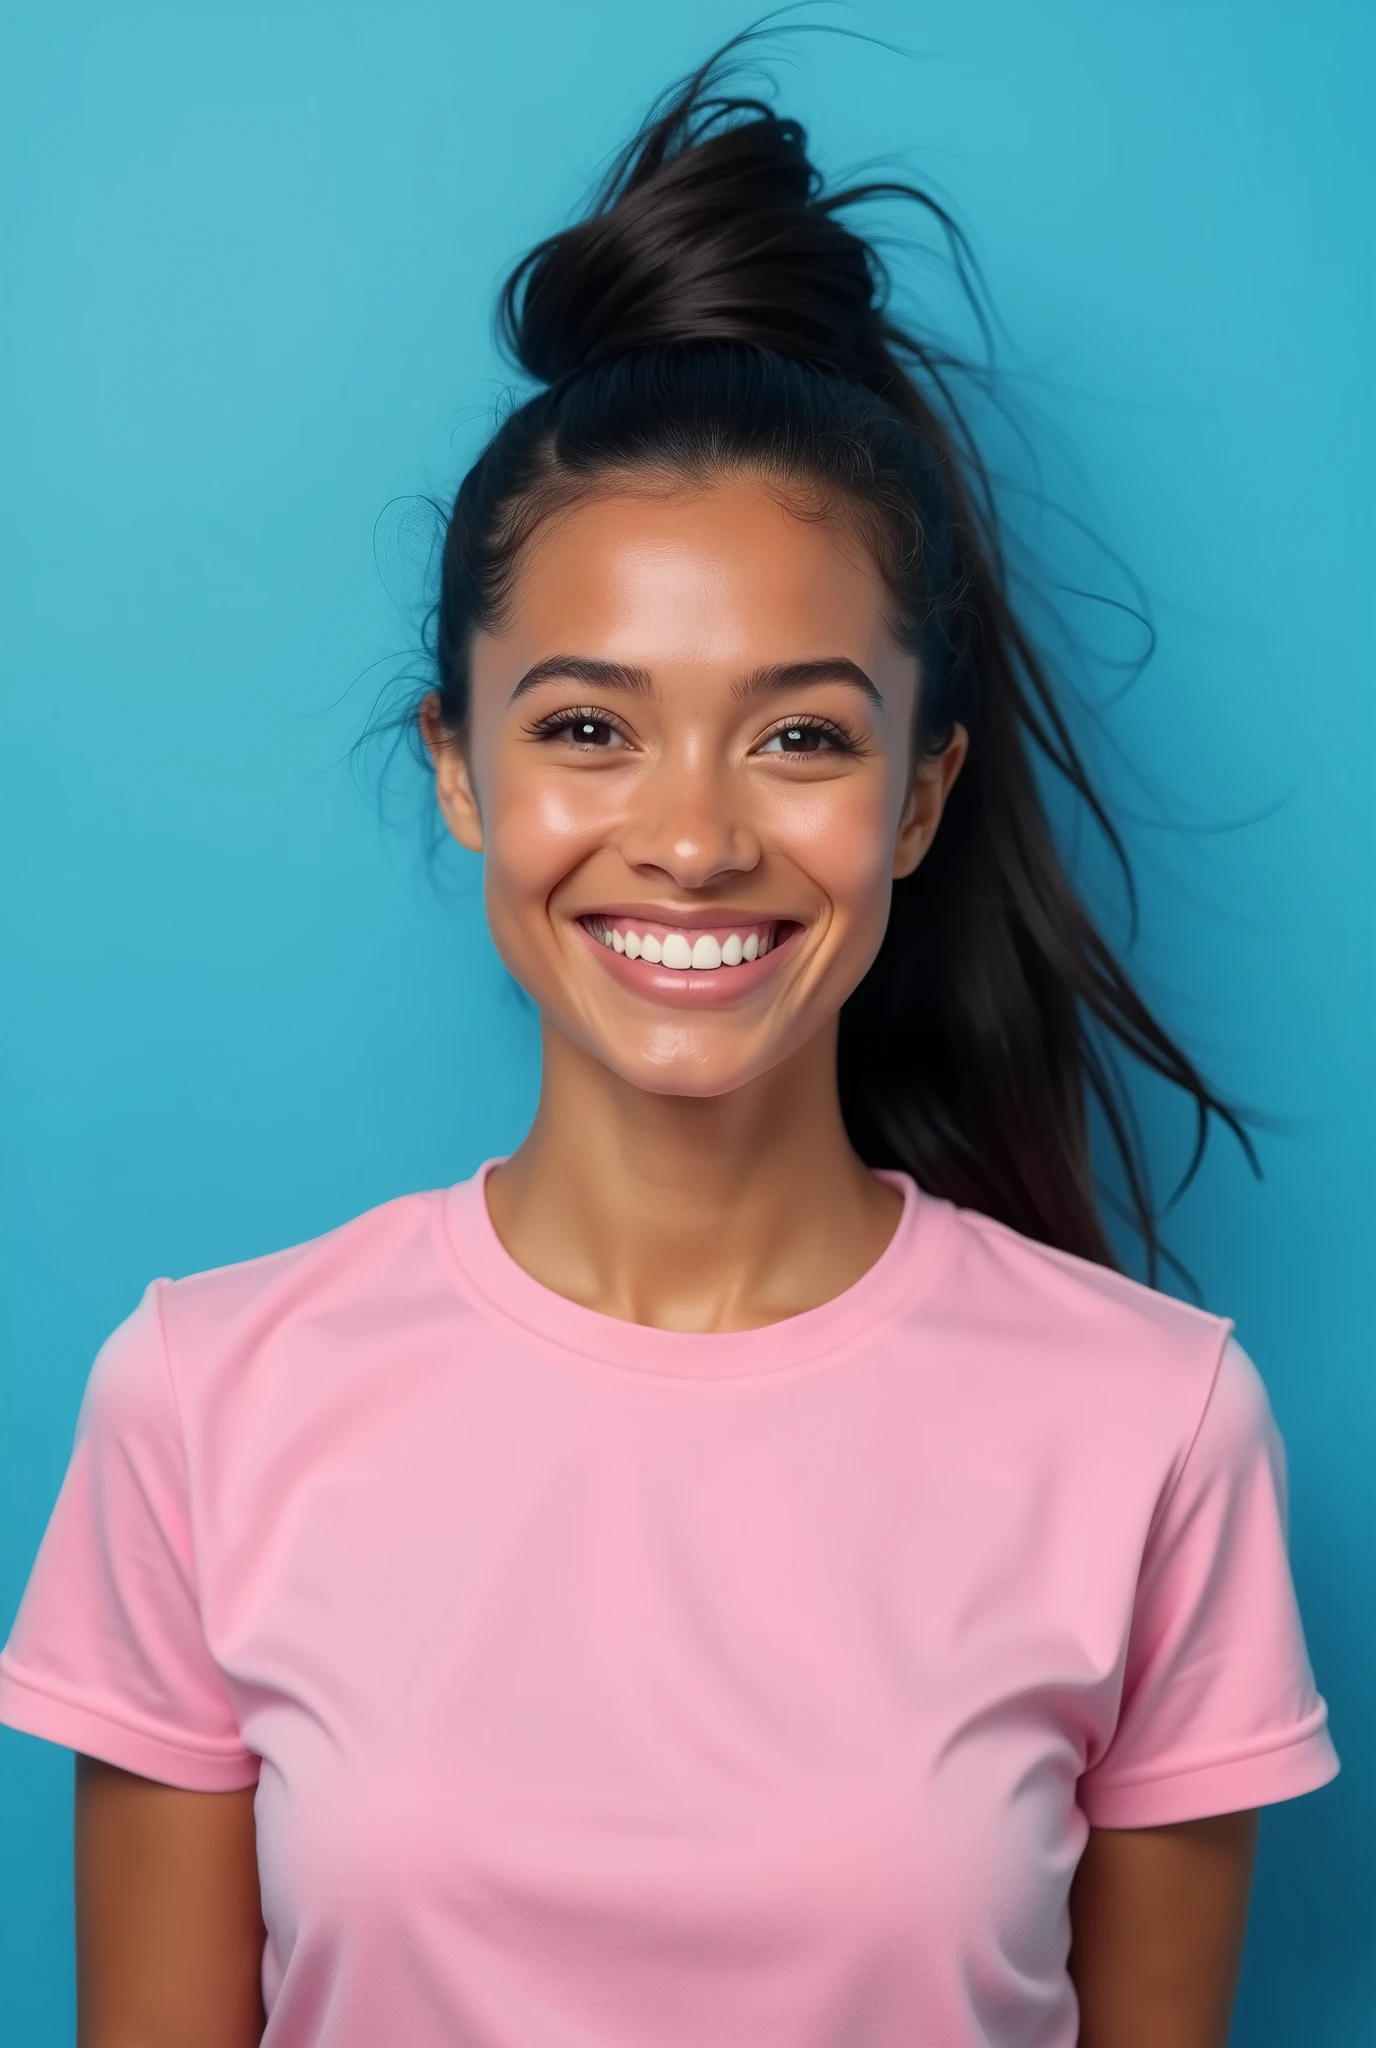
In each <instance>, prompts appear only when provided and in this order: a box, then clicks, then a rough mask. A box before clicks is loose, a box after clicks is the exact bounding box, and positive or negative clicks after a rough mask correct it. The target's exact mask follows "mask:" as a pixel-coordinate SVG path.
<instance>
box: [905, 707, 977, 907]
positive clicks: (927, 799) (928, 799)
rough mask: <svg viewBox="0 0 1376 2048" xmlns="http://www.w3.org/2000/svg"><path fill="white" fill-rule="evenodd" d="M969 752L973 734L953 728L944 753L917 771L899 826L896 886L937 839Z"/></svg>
mask: <svg viewBox="0 0 1376 2048" xmlns="http://www.w3.org/2000/svg"><path fill="white" fill-rule="evenodd" d="M969 750H970V735H969V733H968V732H967V731H966V730H965V727H964V726H963V725H957V726H953V727H952V728H951V737H950V739H949V740H948V741H947V742H946V745H945V746H944V747H943V748H942V750H941V752H940V753H939V754H924V755H923V756H922V757H921V759H920V760H919V761H918V763H917V765H916V767H915V768H914V770H913V786H912V788H911V790H910V791H909V792H908V801H907V803H906V804H905V805H904V807H903V816H902V817H901V818H900V820H899V823H898V841H897V844H896V845H895V847H894V851H893V878H894V880H895V881H896V882H898V881H901V880H902V879H903V877H904V875H910V874H911V873H912V872H913V870H914V868H916V867H917V866H918V864H919V863H920V862H921V860H922V857H923V855H924V854H925V853H926V851H927V848H928V847H929V846H930V845H931V843H932V841H933V839H935V837H936V828H937V826H938V825H939V824H940V823H941V814H942V812H943V811H944V810H945V808H946V799H947V797H948V796H949V795H950V794H951V789H952V786H953V785H954V783H955V779H956V777H957V775H959V773H960V771H961V768H962V767H963V766H964V763H965V756H966V754H967V753H968V752H969Z"/></svg>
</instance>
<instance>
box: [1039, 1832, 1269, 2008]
mask: <svg viewBox="0 0 1376 2048" xmlns="http://www.w3.org/2000/svg"><path fill="white" fill-rule="evenodd" d="M1256 1834H1257V1815H1256V1812H1255V1811H1250V1812H1246V1813H1222V1814H1215V1815H1211V1816H1210V1817H1209V1818H1208V1819H1205V1820H1188V1821H1177V1822H1175V1823H1173V1824H1172V1825H1170V1826H1167V1827H1145V1828H1091V1829H1090V1834H1089V1841H1088V1843H1087V1845H1086V1847H1085V1851H1084V1855H1083V1856H1082V1857H1081V1859H1080V1866H1079V1869H1078V1870H1077V1872H1076V1875H1075V1881H1074V1884H1073V1886H1072V1888H1071V1894H1070V1915H1071V1949H1070V1974H1071V1977H1072V1978H1073V1980H1074V1983H1075V1989H1076V1992H1077V1994H1078V1996H1079V2001H1080V2036H1079V2040H1080V2048H1166V2044H1169V2048H1226V2043H1227V2039H1228V2025H1229V2020H1230V2018H1231V2015H1232V2009H1233V1998H1234V1994H1235V1992H1236V1989H1237V1975H1238V1968H1239V1965H1240V1963H1241V1960H1242V1940H1243V1934H1244V1931H1245V1928H1246V1921H1247V1900H1248V1895H1249V1892H1250V1889H1251V1879H1252V1863H1253V1857H1254V1854H1255V1847H1256Z"/></svg>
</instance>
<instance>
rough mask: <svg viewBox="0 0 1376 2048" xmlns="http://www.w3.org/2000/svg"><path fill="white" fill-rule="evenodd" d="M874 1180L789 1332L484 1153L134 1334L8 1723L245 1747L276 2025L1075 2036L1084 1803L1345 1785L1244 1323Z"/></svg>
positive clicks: (1042, 2045) (332, 2035)
mask: <svg viewBox="0 0 1376 2048" xmlns="http://www.w3.org/2000/svg"><path fill="white" fill-rule="evenodd" d="M894 1178H895V1180H896V1181H898V1184H899V1185H901V1186H902V1188H903V1192H904V1197H905V1206H904V1211H903V1216H902V1220H901V1222H900V1225H899V1228H898V1231H897V1234H896V1235H895V1237H894V1239H893V1241H892V1242H891V1244H890V1245H889V1247H888V1249H887V1250H886V1251H885V1252H884V1254H883V1256H882V1257H881V1258H880V1259H879V1261H878V1263H877V1264H876V1265H874V1266H873V1267H872V1268H871V1269H870V1271H869V1272H868V1273H866V1274H865V1275H864V1277H863V1278H862V1279H861V1280H859V1281H858V1282H857V1283H856V1285H855V1286H854V1287H851V1288H849V1289H848V1290H847V1291H846V1292H845V1293H844V1294H842V1295H839V1296H838V1297H837V1298H836V1299H835V1300H833V1301H830V1302H827V1303H826V1304H824V1305H823V1306H822V1307H821V1308H816V1309H811V1310H809V1311H808V1312H807V1313H806V1314H804V1315H800V1316H795V1317H793V1318H792V1319H791V1320H789V1321H786V1322H782V1323H776V1324H772V1325H770V1326H769V1327H768V1328H765V1329H759V1330H749V1331H744V1332H737V1333H730V1334H724V1335H714V1336H685V1335H679V1334H675V1333H670V1332H665V1331H662V1330H654V1329H646V1328H643V1327H641V1326H639V1325H636V1324H631V1323H624V1322H619V1321H616V1320H614V1319H612V1318H610V1317H606V1316H602V1315H598V1314H595V1313H594V1312H592V1311H591V1310H588V1309H585V1308H581V1307H578V1306H576V1305H574V1304H572V1303H570V1302H568V1301H566V1300H564V1299H563V1298H562V1297H561V1296H559V1295H556V1294H553V1293H551V1292H550V1291H549V1290H548V1289H546V1288H544V1287H541V1286H540V1285H539V1284H538V1283H537V1282H536V1281H534V1280H533V1279H531V1278H530V1276H529V1275H528V1274H527V1273H525V1272H524V1271H523V1270H522V1269H521V1268H520V1267H519V1266H517V1265H516V1263H515V1262H514V1260H513V1259H512V1258H511V1257H510V1256H509V1254H508V1253H507V1252H506V1251H505V1250H504V1249H503V1247H502V1245H501V1243H500V1241H499V1240H498V1238H497V1235H496V1233H495V1231H494V1230H493V1228H492V1225H491V1222H490V1221H489V1218H488V1214H487V1207H486V1202H485V1200H484V1197H483V1193H482V1181H483V1175H481V1174H480V1175H478V1176H477V1177H476V1178H475V1179H474V1180H471V1181H467V1182H465V1183H463V1184H462V1185H460V1186H458V1187H456V1188H451V1189H449V1190H447V1191H444V1192H440V1193H436V1194H431V1195H417V1196H412V1197H407V1198H406V1199H404V1200H401V1201H396V1202H391V1203H388V1204H387V1205H386V1206H385V1207H383V1208H380V1209H376V1210H374V1211H373V1212H372V1213H371V1214H369V1215H366V1216H363V1217H360V1218H359V1219H358V1220H357V1221H356V1222H353V1223H350V1224H347V1225H345V1226H344V1228H342V1229H340V1230H336V1231H334V1232H332V1233H331V1234H330V1235H329V1236H327V1237H323V1238H321V1239H319V1240H317V1241H316V1242H315V1243H312V1244H308V1245H305V1246H302V1247H299V1248H298V1249H295V1250H292V1251H286V1252H282V1253H278V1254H276V1255H274V1256H272V1257H270V1258H263V1259H256V1260H253V1261H251V1262H249V1263H248V1264H245V1265H239V1266H230V1267H226V1268H223V1269H221V1270H219V1271H217V1272H211V1273H202V1274H198V1275H196V1276H195V1277H194V1278H191V1279H187V1280H179V1281H174V1282H167V1281H157V1282H155V1283H154V1284H153V1286H151V1287H150V1288H149V1290H148V1292H147V1293H146V1295H145V1296H144V1298H143V1301H142V1303H141V1305H140V1306H139V1308H138V1309H137V1310H136V1311H135V1313H134V1315H133V1316H131V1318H130V1319H129V1321H128V1322H126V1323H125V1324H124V1325H123V1326H122V1327H121V1328H120V1329H119V1330H118V1331H116V1333H115V1334H114V1336H113V1337H111V1339H110V1340H109V1342H108V1344H107V1345H106V1346H105V1347H104V1349H103V1350H102V1352H101V1354H100V1357H99V1359H98V1361H97V1363H96V1366H95V1369H94V1371H93V1374H92V1377H91V1382H90V1386H89V1389H88V1391H87V1395H86V1399H85V1403H84V1406H83V1408H82V1411H81V1419H80V1423H79V1426H78V1431H77V1441H76V1448H75V1451H74V1454H73V1458H72V1463H71V1466H70V1469H69V1471H68V1474H67V1478H66V1481H65V1483H64V1485H63V1488H62V1492H61V1496H60V1498H59V1500H58V1503H57V1507H56V1510H55V1512H54V1514H53V1518H52V1522H51V1524H50V1526H49V1529H48V1533H47V1536H46V1538H45V1539H44V1543H43V1547H42V1550H41V1552H40V1554H39V1558H38V1561H37V1564H36V1565H35V1567H34V1572H33V1576H32V1579H31V1581H30V1584H29V1588H28V1591H27V1593H26V1595H25V1598H24V1603H23V1606H22V1607H21V1610H20V1613H19V1617H18V1620H17V1621H16V1624H15V1627H14V1632H13V1635H12V1637H11V1639H10V1643H9V1646H8V1648H7V1649H6V1651H5V1653H4V1657H3V1665H2V1670H3V1678H2V1679H0V1713H3V1717H4V1719H5V1720H7V1721H9V1722H10V1723H11V1724H12V1725H14V1726H15V1727H19V1728H25V1729H28V1730H30V1731H32V1732H33V1733H35V1734H37V1735H42V1736H46V1737H47V1738H49V1739H50V1740H52V1741H55V1742H60V1743H66V1744H69V1745H70V1746H72V1747H73V1748H76V1749H81V1750H85V1751H88V1752H89V1753H91V1754H92V1755H95V1756H98V1757H104V1758H106V1759H108V1760H109V1761H111V1762H113V1763H116V1764H121V1765H123V1766H124V1767H125V1768H126V1769H129V1770H132V1771H137V1772H141V1773H142V1774H144V1775H145V1776H147V1777H151V1778H157V1779H162V1780H164V1781H166V1782H167V1783H169V1784H174V1785H182V1786H189V1787H192V1788H200V1789H204V1790H208V1791H214V1790H219V1789H225V1788H229V1787H234V1786H245V1785H252V1784H254V1783H255V1782H256V1783H257V1787H258V1790H257V1803H256V1814H257V1829H258V1853H259V1863H260V1871H261V1879H262V1895H263V1910H264V1915H265V1919H266V1923H267V1930H268V1940H267V1947H266V1952H265V1955H264V1959H263V1982H264V1992H265V1997H266V2002H267V2007H268V2012H269V2019H268V2026H267V2033H266V2036H265V2041H266V2043H267V2048H378V2044H379V2043H383V2042H385V2043H387V2044H388V2048H454V2044H456V2043H460V2042H461V2043H464V2044H465V2048H646V2043H647V2042H653V2043H654V2044H655V2048H703V2044H705V2043H712V2044H714V2048H715V2044H717V2043H723V2044H726V2043H730V2044H737V2043H740V2044H747V2043H748V2044H749V2048H911V2044H912V2043H913V2042H915V2041H920V2042H922V2043H923V2044H924V2048H976V2044H979V2048H1072V2044H1073V2043H1074V2041H1075V2037H1076V2005H1075V1996H1074V1992H1073V1989H1072V1986H1071V1984H1070V1981H1069V1978H1068V1977H1067V1974H1066V1953H1067V1946H1068V1939H1069V1919H1068V1912H1067V1892H1068V1888H1069V1885H1070V1880H1071V1876H1072V1874H1073V1871H1074V1868H1075V1864H1076V1861H1077V1858H1078V1857H1079V1854H1080V1851H1081V1850H1082V1848H1083V1847H1084V1842H1085V1837H1086V1832H1087V1829H1088V1827H1089V1825H1090V1824H1091V1822H1092V1823H1094V1824H1095V1825H1098V1826H1104V1827H1140V1826H1147V1825H1151V1824H1153V1823H1157V1822H1167V1821H1177V1820H1184V1819H1188V1818H1191V1817H1194V1816H1198V1815H1203V1814H1212V1813H1221V1812H1227V1811H1230V1810H1235V1809H1238V1808H1243V1807H1250V1806H1255V1805H1258V1804H1262V1803H1264V1802H1267V1801H1270V1800H1278V1799H1287V1798H1290V1797H1292V1796H1294V1795H1295V1794H1296V1793H1301V1792H1307V1791H1310V1790H1311V1789H1312V1788H1313V1787H1315V1786H1318V1785H1322V1784H1324V1783H1325V1782H1326V1781H1327V1780H1328V1779H1329V1778H1331V1777H1332V1776H1333V1775H1334V1773H1335V1771H1336V1770H1337V1759H1336V1757H1335V1755H1334V1753H1333V1749H1332V1746H1331V1744H1330V1741H1329V1738H1328V1734H1327V1731H1326V1715H1325V1709H1324V1704H1323V1702H1322V1700H1321V1699H1320V1698H1319V1696H1318V1694H1317V1693H1316V1691H1315V1689H1314V1683H1313V1679H1312V1676H1311V1673H1310V1668H1309V1663H1308V1660H1307V1656H1306V1652H1305V1646H1304V1640H1303V1636H1302V1633H1301V1627H1300V1621H1299V1617H1298V1615H1297V1613H1296V1607H1295V1598H1294V1592H1293V1589H1292V1584H1291V1578H1290V1571H1289V1566H1288V1563H1287V1557H1286V1539H1285V1504H1284V1497H1285V1478H1284V1460H1283V1453H1282V1450H1281V1446H1280V1443H1279V1441H1278V1439H1277V1436H1276V1432H1275V1427H1274V1424H1273V1422H1272V1420H1271V1415H1270V1411H1269V1408H1268V1405H1267V1400H1266V1395H1265V1392H1264V1390H1263V1387H1262V1383H1261V1381H1260V1379H1259V1378H1258V1376H1257V1373H1256V1371H1255V1369H1254V1368H1253V1366H1252V1365H1251V1364H1250V1363H1249V1361H1248V1360H1247V1358H1246V1356H1245V1355H1244V1353H1243V1352H1242V1351H1241V1350H1239V1349H1238V1347H1237V1345H1236V1343H1235V1342H1234V1341H1233V1339H1232V1338H1231V1336H1230V1334H1229V1333H1230V1330H1231V1325H1230V1324H1229V1323H1227V1322H1225V1321H1221V1320H1220V1319H1218V1318H1217V1317H1214V1316H1209V1315H1205V1314H1202V1313H1200V1312H1198V1311H1196V1310H1194V1309H1191V1308H1187V1307H1184V1306H1182V1305H1181V1304H1180V1303H1178V1302H1175V1301H1172V1300H1169V1299H1167V1298H1165V1297H1163V1296H1161V1295H1159V1294H1155V1293H1152V1292H1150V1291H1148V1290H1147V1289H1145V1288H1142V1287H1139V1286H1137V1285H1135V1284H1134V1283H1132V1282H1131V1281H1128V1280H1125V1279H1121V1278H1119V1277H1117V1276H1115V1275H1113V1274H1111V1273H1107V1272H1104V1271H1102V1270H1100V1269H1099V1268H1097V1267H1094V1266H1091V1265H1088V1264H1085V1263H1084V1262H1082V1261H1080V1260H1078V1259H1074V1258H1071V1257H1068V1256H1065V1255H1063V1254H1060V1253H1056V1252H1051V1251H1047V1250H1045V1249H1044V1248H1043V1247H1041V1246H1039V1245H1036V1244H1033V1243H1031V1242H1030V1241H1028V1240H1027V1239H1025V1238H1022V1237H1020V1236H1018V1235H1017V1234H1016V1233H1015V1232H1013V1231H1011V1230H1007V1229H1005V1228H1003V1227H1001V1226H999V1225H997V1224H993V1223H990V1222H988V1221H987V1220H985V1219H983V1218H981V1217H979V1216H976V1215H973V1214H970V1213H969V1212H966V1211H963V1210H959V1209H956V1208H953V1207H952V1206H950V1205H949V1204H947V1203H945V1202H941V1201H937V1200H934V1199H932V1198H931V1197H928V1196H924V1195H920V1194H919V1193H918V1192H917V1191H916V1189H915V1188H914V1187H913V1185H912V1183H911V1182H909V1181H904V1180H899V1178H898V1177H897V1176H895V1177H894Z"/></svg>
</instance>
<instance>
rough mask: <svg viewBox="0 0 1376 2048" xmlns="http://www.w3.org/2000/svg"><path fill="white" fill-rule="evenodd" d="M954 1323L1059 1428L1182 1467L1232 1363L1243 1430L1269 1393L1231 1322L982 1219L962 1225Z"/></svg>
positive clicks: (968, 1217) (949, 1300)
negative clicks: (1245, 1415)
mask: <svg viewBox="0 0 1376 2048" xmlns="http://www.w3.org/2000/svg"><path fill="white" fill-rule="evenodd" d="M941 1293H942V1296H943V1298H944V1301H945V1304H946V1311H947V1313H948V1314H949V1315H950V1316H951V1317H952V1318H953V1319H955V1320H957V1321H958V1323H959V1326H960V1328H961V1329H962V1331H963V1333H964V1335H965V1337H966V1341H967V1343H968V1345H969V1347H970V1350H971V1352H972V1354H973V1355H975V1356H977V1357H979V1358H982V1359H984V1360H987V1361H988V1362H989V1370H990V1371H991V1372H993V1373H996V1375H997V1377H998V1381H999V1385H1000V1388H1001V1389H1006V1390H1007V1391H1008V1392H1009V1394H1010V1396H1015V1395H1016V1394H1018V1393H1021V1394H1023V1395H1025V1396H1026V1398H1027V1400H1028V1401H1029V1402H1036V1403H1042V1404H1045V1405H1047V1406H1048V1407H1049V1408H1050V1409H1052V1410H1054V1411H1055V1413H1056V1416H1057V1421H1058V1426H1059V1427H1061V1428H1063V1429H1064V1430H1066V1431H1067V1432H1072V1433H1073V1432H1079V1433H1081V1434H1083V1435H1085V1436H1086V1437H1087V1439H1090V1440H1093V1441H1096V1442H1098V1443H1103V1442H1104V1441H1106V1440H1107V1439H1109V1438H1111V1439H1112V1440H1113V1441H1115V1442H1116V1443H1117V1444H1118V1445H1120V1446H1123V1447H1124V1448H1125V1447H1126V1446H1127V1445H1129V1444H1131V1443H1134V1442H1135V1443H1137V1444H1139V1445H1140V1446H1141V1448H1142V1449H1143V1451H1144V1452H1146V1451H1148V1449H1149V1448H1150V1450H1151V1452H1153V1453H1154V1455H1155V1457H1156V1458H1158V1459H1159V1458H1164V1459H1165V1460H1166V1462H1167V1464H1168V1465H1176V1464H1177V1462H1178V1461H1179V1460H1180V1459H1182V1458H1183V1456H1184V1455H1185V1453H1186V1452H1187V1450H1188V1448H1189V1445H1190V1443H1191V1442H1192V1440H1193V1438H1194V1436H1195V1434H1196V1432H1197V1430H1198V1428H1199V1426H1200V1423H1201V1421H1202V1419H1203V1417H1204V1413H1205V1410H1206V1408H1207V1407H1208V1406H1209V1404H1210V1400H1211V1397H1212V1395H1213V1393H1214V1388H1215V1384H1216V1383H1217V1382H1218V1381H1219V1380H1220V1376H1221V1372H1222V1369H1223V1366H1224V1359H1225V1354H1236V1356H1235V1357H1233V1358H1231V1359H1230V1363H1229V1367H1228V1370H1227V1373H1226V1379H1227V1387H1226V1390H1224V1389H1220V1391H1221V1392H1224V1391H1226V1397H1227V1400H1228V1402H1229V1404H1230V1406H1231V1409H1232V1410H1233V1411H1236V1413H1237V1415H1238V1418H1239V1420H1241V1411H1242V1410H1243V1409H1245V1408H1246V1407H1247V1406H1248V1404H1249V1403H1250V1404H1251V1405H1252V1407H1253V1408H1255V1405H1256V1401H1257V1399H1258V1397H1259V1398H1260V1399H1261V1400H1262V1401H1263V1402H1264V1399H1265V1396H1264V1392H1263V1391H1262V1390H1261V1385H1260V1381H1259V1379H1258V1376H1257V1374H1256V1371H1255V1368H1254V1367H1253V1366H1252V1365H1251V1363H1250V1361H1249V1360H1248V1359H1247V1358H1246V1355H1245V1354H1244V1353H1242V1352H1241V1351H1239V1350H1238V1347H1237V1346H1236V1344H1230V1342H1229V1340H1230V1338H1231V1336H1232V1331H1233V1323H1232V1320H1231V1318H1230V1317H1227V1316H1223V1315H1217V1314H1213V1313H1210V1312H1209V1311H1207V1310H1205V1309H1201V1308H1197V1307H1195V1306H1194V1305H1193V1304H1191V1303H1189V1302H1184V1301H1178V1300H1176V1299H1175V1298H1174V1297H1173V1296H1171V1295H1168V1294H1163V1293H1161V1292H1160V1291H1159V1290H1158V1289H1156V1288H1153V1287H1147V1286H1144V1285H1143V1284H1142V1283H1141V1282H1140V1281H1137V1280H1133V1279H1130V1278H1129V1277H1128V1276H1127V1275H1126V1274H1124V1273H1119V1272H1115V1271H1112V1270H1111V1269H1109V1268H1108V1267H1105V1266H1100V1265H1096V1264H1095V1263H1093V1262H1092V1261H1091V1260H1088V1259H1082V1258H1078V1257H1076V1256H1075V1255H1074V1254H1073V1253H1070V1252H1063V1251H1058V1250H1055V1249H1054V1248H1052V1247H1051V1246H1049V1245H1045V1244H1040V1243H1038V1242H1036V1241H1035V1240H1034V1239H1032V1238H1029V1237H1025V1236H1023V1235H1022V1234H1021V1233H1020V1232H1019V1231H1016V1230H1013V1229H1010V1228H1009V1227H1008V1226H1007V1225H1006V1224H1002V1223H996V1222H994V1221H992V1220H991V1219H990V1218H988V1217H987V1216H982V1215H979V1214H978V1213H976V1212H975V1211H973V1210H968V1209H957V1210H955V1211H954V1212H953V1216H952V1229H951V1245H950V1251H949V1254H948V1258H947V1262H946V1265H945V1270H944V1273H943V1285H942V1289H941Z"/></svg>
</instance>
